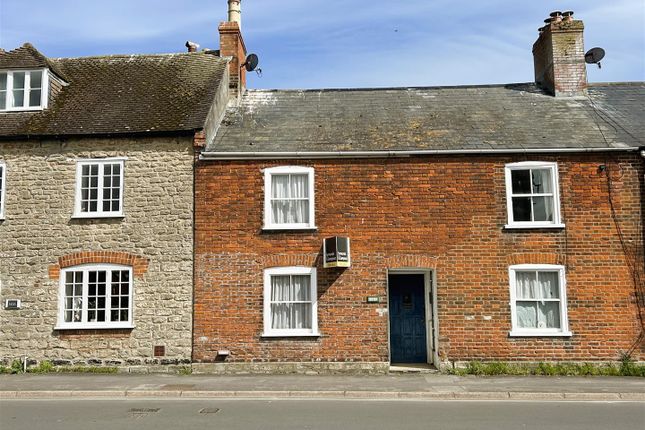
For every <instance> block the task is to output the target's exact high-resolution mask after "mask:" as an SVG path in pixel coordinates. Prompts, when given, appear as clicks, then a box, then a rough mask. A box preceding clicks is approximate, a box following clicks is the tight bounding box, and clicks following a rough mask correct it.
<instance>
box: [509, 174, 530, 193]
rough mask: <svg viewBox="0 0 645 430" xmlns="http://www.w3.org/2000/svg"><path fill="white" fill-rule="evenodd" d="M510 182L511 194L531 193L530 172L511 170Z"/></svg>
mask: <svg viewBox="0 0 645 430" xmlns="http://www.w3.org/2000/svg"><path fill="white" fill-rule="evenodd" d="M511 182H512V186H513V194H530V193H531V171H530V170H511Z"/></svg>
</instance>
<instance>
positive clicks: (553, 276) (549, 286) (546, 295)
mask: <svg viewBox="0 0 645 430" xmlns="http://www.w3.org/2000/svg"><path fill="white" fill-rule="evenodd" d="M538 281H539V293H540V298H541V299H559V298H560V286H559V284H560V281H559V273H558V272H539V273H538Z"/></svg>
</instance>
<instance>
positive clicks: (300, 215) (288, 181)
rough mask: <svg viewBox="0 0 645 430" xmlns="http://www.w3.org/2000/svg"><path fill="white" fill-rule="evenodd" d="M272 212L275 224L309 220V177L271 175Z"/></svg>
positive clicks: (299, 222) (298, 222)
mask: <svg viewBox="0 0 645 430" xmlns="http://www.w3.org/2000/svg"><path fill="white" fill-rule="evenodd" d="M271 212H272V216H273V222H274V223H275V224H302V223H308V222H309V177H308V176H307V175H306V174H303V175H273V176H272V177H271Z"/></svg>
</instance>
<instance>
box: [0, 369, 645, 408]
mask: <svg viewBox="0 0 645 430" xmlns="http://www.w3.org/2000/svg"><path fill="white" fill-rule="evenodd" d="M65 397H67V398H69V397H104V398H105V397H110V398H119V397H136V398H160V397H163V398H182V397H183V398H355V399H390V400H394V399H420V400H421V399H434V400H576V401H587V400H597V401H621V400H622V401H643V402H645V378H635V377H573V376H570V377H547V376H521V377H515V376H500V377H478V376H452V375H441V374H395V375H380V376H345V375H326V376H319V375H317V376H309V375H239V376H211V375H185V376H184V375H169V374H148V375H140V374H137V375H134V374H74V373H69V374H65V373H50V374H18V375H0V399H16V398H18V399H20V398H22V399H35V398H65Z"/></svg>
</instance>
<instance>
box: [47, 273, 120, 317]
mask: <svg viewBox="0 0 645 430" xmlns="http://www.w3.org/2000/svg"><path fill="white" fill-rule="evenodd" d="M58 308H59V314H58V325H57V327H56V328H57V329H65V328H72V329H74V328H81V329H82V328H132V309H133V306H132V268H131V267H128V266H116V265H110V264H106V265H86V266H76V267H70V268H68V269H64V270H62V271H61V277H60V293H59V306H58Z"/></svg>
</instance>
